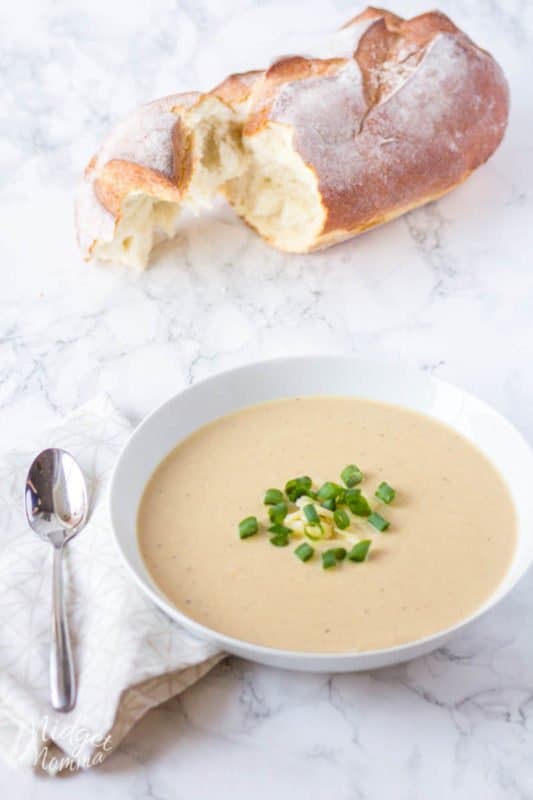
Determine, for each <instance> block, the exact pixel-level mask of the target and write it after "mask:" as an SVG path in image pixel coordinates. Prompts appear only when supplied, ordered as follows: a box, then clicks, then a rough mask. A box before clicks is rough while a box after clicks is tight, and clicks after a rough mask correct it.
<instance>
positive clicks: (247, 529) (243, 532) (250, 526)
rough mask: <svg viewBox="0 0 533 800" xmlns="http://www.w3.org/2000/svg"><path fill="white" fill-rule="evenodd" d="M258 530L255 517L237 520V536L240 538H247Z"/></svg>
mask: <svg viewBox="0 0 533 800" xmlns="http://www.w3.org/2000/svg"><path fill="white" fill-rule="evenodd" d="M258 530H259V523H258V522H257V518H256V517H246V519H243V520H242V521H241V522H239V536H240V538H241V539H248V537H249V536H253V535H254V534H255V533H257V531H258Z"/></svg>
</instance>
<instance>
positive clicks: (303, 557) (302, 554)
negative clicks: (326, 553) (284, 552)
mask: <svg viewBox="0 0 533 800" xmlns="http://www.w3.org/2000/svg"><path fill="white" fill-rule="evenodd" d="M294 552H295V554H296V555H297V556H298V558H299V559H300V561H309V559H310V558H311V556H312V555H313V553H314V552H315V551H314V549H313V548H312V547H311V545H310V544H307V542H302V544H299V545H298V547H297V548H296V550H295V551H294Z"/></svg>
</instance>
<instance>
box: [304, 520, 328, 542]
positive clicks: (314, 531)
mask: <svg viewBox="0 0 533 800" xmlns="http://www.w3.org/2000/svg"><path fill="white" fill-rule="evenodd" d="M304 533H305V535H306V536H307V538H308V539H311V541H312V542H318V540H319V539H322V538H323V536H324V528H323V527H322V525H320V524H318V525H305V526H304Z"/></svg>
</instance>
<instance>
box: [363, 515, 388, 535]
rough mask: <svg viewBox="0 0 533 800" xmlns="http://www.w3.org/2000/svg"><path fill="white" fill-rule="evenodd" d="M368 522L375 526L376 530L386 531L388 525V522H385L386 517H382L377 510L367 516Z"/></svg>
mask: <svg viewBox="0 0 533 800" xmlns="http://www.w3.org/2000/svg"><path fill="white" fill-rule="evenodd" d="M368 522H370V524H371V525H373V526H374V528H377V530H378V531H381V532H383V531H386V530H387V528H388V527H389V525H390V522H387V520H386V519H383V517H382V516H381V514H378V513H377V511H373V512H372V513H371V514H370V516H369V517H368Z"/></svg>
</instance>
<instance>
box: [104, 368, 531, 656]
mask: <svg viewBox="0 0 533 800" xmlns="http://www.w3.org/2000/svg"><path fill="white" fill-rule="evenodd" d="M320 394H326V395H357V396H359V397H366V398H371V399H375V400H382V401H386V402H393V403H397V404H400V405H403V406H406V407H407V408H411V409H415V410H417V411H421V412H423V413H425V414H428V415H430V416H432V417H434V418H436V419H438V420H441V421H442V422H445V423H448V425H451V426H452V427H453V428H455V429H456V430H457V431H459V432H460V433H462V434H463V435H464V436H466V437H467V438H468V439H470V441H472V442H474V443H475V444H476V445H477V446H478V447H479V448H480V449H481V450H482V451H483V452H484V453H485V454H486V455H487V456H488V457H489V458H490V459H491V460H492V462H493V463H494V464H495V465H497V467H498V468H499V470H500V472H501V474H502V475H503V476H505V479H506V481H507V483H508V486H509V489H510V491H511V494H512V497H513V500H514V503H515V506H516V510H517V516H518V545H517V549H516V553H515V557H514V559H513V562H512V564H511V566H510V568H509V570H508V572H507V574H506V576H505V578H504V580H503V582H502V583H501V584H500V585H499V586H498V587H497V588H496V590H495V592H494V594H493V595H492V596H491V597H490V598H489V600H488V601H487V602H486V603H485V604H484V605H483V606H482V607H481V608H479V609H478V611H477V612H476V613H475V614H473V615H472V616H471V617H469V618H468V619H465V620H464V621H462V622H460V623H458V624H457V625H454V626H453V627H451V628H448V629H446V630H444V631H440V632H438V633H437V634H435V635H434V636H428V637H426V638H424V639H420V640H418V641H415V642H412V643H410V644H405V645H402V646H400V647H391V648H387V649H384V650H374V651H370V652H363V653H357V652H348V653H333V654H331V653H328V654H324V653H307V652H306V653H302V652H292V651H288V650H278V649H274V648H268V647H260V646H258V645H255V644H252V643H250V642H246V641H241V640H238V639H234V638H231V637H229V636H224V635H223V634H221V633H218V632H216V631H213V630H210V629H209V628H206V627H205V626H204V625H200V624H199V623H198V622H195V621H194V620H192V619H190V618H189V617H187V615H186V614H184V613H183V612H182V611H178V609H177V608H175V607H174V606H173V605H172V604H171V603H170V602H169V601H168V600H167V599H166V598H165V597H164V596H163V594H162V593H161V592H160V591H159V589H158V588H157V586H156V585H155V584H154V583H153V581H152V579H151V578H150V576H149V574H148V572H147V571H146V569H145V567H144V564H143V562H142V559H141V556H140V553H139V550H138V547H137V536H136V516H137V509H138V506H139V502H140V499H141V496H142V493H143V490H144V487H145V485H146V482H147V481H148V479H149V477H150V475H151V474H152V472H153V470H154V469H155V468H156V467H157V465H158V464H159V462H160V461H161V460H162V459H163V458H164V456H165V455H166V454H167V453H168V452H169V451H170V450H172V449H173V448H174V447H175V446H176V445H177V444H178V443H179V442H180V441H181V440H182V439H183V438H184V437H186V436H188V435H189V434H190V433H192V432H193V431H194V430H195V429H196V428H198V427H199V426H201V425H204V424H205V423H207V422H210V421H211V420H213V419H215V418H217V417H220V416H222V415H224V414H227V413H229V412H231V411H235V410H237V409H239V408H242V407H244V406H248V405H252V404H254V403H260V402H263V401H266V400H274V399H277V398H281V397H294V396H297V395H299V396H302V395H320ZM532 476H533V451H532V450H531V449H530V447H529V445H528V444H527V443H526V441H525V440H524V439H523V437H522V436H521V435H520V434H519V433H518V431H517V430H516V429H515V428H514V427H513V426H512V425H511V424H510V423H509V422H507V420H505V419H504V418H503V417H502V416H501V415H500V414H498V413H497V412H496V411H494V410H493V409H491V408H490V407H489V406H487V405H485V403H482V402H481V401H480V400H478V399H477V398H476V397H473V396H472V395H470V394H468V393H467V392H464V391H462V390H461V389H458V388H457V387H455V386H452V385H450V384H448V383H444V382H443V381H440V380H437V379H435V378H433V377H431V376H429V375H427V374H425V373H422V372H418V371H416V370H410V369H405V368H404V367H398V366H396V367H395V366H391V365H390V364H387V365H386V366H384V365H383V363H381V362H377V361H373V362H367V361H362V360H360V359H355V358H349V357H331V356H317V357H302V358H288V359H280V360H275V361H266V362H262V363H257V364H251V365H249V366H245V367H241V368H239V369H234V370H231V371H229V372H224V373H222V374H220V375H216V376H214V377H213V378H209V379H208V380H205V381H202V382H201V383H197V384H195V385H194V386H192V387H191V388H188V389H186V390H184V391H182V392H180V393H179V394H177V395H175V396H174V397H172V398H171V399H170V400H168V401H167V402H166V403H164V404H163V405H162V406H160V408H158V409H156V410H155V411H154V412H153V413H152V414H150V415H149V416H148V417H147V418H146V419H145V420H144V422H142V424H141V425H139V427H138V428H137V429H136V430H135V432H134V433H133V435H132V436H131V438H130V440H129V442H128V443H127V445H126V447H125V448H124V450H123V451H122V453H121V455H120V457H119V459H118V462H117V465H116V468H115V472H114V475H113V479H112V483H111V520H112V524H113V529H114V532H115V538H116V542H117V545H118V549H119V551H120V553H121V555H122V558H123V561H124V563H125V564H126V567H127V569H128V571H129V573H130V574H131V576H132V577H133V578H134V579H135V580H136V581H137V583H138V585H139V586H140V588H141V589H142V590H143V591H144V592H145V593H146V594H147V595H148V596H149V597H150V598H151V599H152V600H153V601H154V602H155V603H157V605H158V606H160V607H161V608H162V609H163V610H164V611H165V612H166V613H167V614H168V615H169V616H170V617H172V618H173V619H175V620H176V621H177V622H179V623H181V624H182V625H183V626H185V627H186V628H188V629H189V630H190V631H191V632H192V633H194V634H195V635H197V636H198V637H201V638H208V639H210V640H215V641H216V642H218V643H219V644H220V646H221V648H223V649H224V650H225V651H227V652H230V653H234V654H236V655H239V656H243V657H244V658H248V659H251V660H253V661H259V662H262V663H265V664H271V665H274V666H279V667H285V668H288V669H302V670H311V671H351V670H363V669H373V668H376V667H383V666H387V665H389V664H394V663H397V662H400V661H406V660H408V659H411V658H414V657H416V656H420V655H423V654H424V653H427V652H429V651H431V650H434V649H435V648H437V647H440V646H441V645H442V644H443V643H444V642H445V641H446V640H447V639H449V638H450V637H451V636H452V635H453V634H455V633H456V632H458V631H460V630H463V629H464V628H465V627H466V626H467V625H470V624H472V623H473V622H474V621H475V620H477V619H478V618H479V617H480V616H481V615H482V614H484V613H486V612H487V611H488V610H489V609H490V608H492V607H493V606H494V605H495V604H496V603H497V602H498V601H500V600H501V599H502V598H503V597H504V596H505V595H506V594H507V593H508V592H509V591H510V590H511V589H512V588H513V586H514V585H515V583H516V582H517V581H518V579H519V578H520V577H521V576H522V575H523V573H524V572H525V571H526V569H527V568H528V567H529V565H530V563H531V562H532V560H533V492H532V491H531V480H532ZM206 591H209V587H207V586H206Z"/></svg>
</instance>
